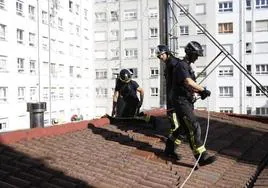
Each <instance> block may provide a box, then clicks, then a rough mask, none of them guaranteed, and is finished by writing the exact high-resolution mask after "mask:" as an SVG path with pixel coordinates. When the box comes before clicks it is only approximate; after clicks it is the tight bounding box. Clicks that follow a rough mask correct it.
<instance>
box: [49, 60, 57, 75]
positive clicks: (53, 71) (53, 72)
mask: <svg viewBox="0 0 268 188" xmlns="http://www.w3.org/2000/svg"><path fill="white" fill-rule="evenodd" d="M50 73H51V76H52V77H56V76H57V74H56V64H55V63H50Z"/></svg>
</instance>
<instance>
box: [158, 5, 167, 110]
mask: <svg viewBox="0 0 268 188" xmlns="http://www.w3.org/2000/svg"><path fill="white" fill-rule="evenodd" d="M167 9H168V0H159V26H160V44H166V45H168V17H167ZM163 72H164V64H163V63H160V73H163ZM165 88H166V83H165V78H164V75H163V74H160V91H159V94H160V106H164V105H165V104H166V89H165Z"/></svg>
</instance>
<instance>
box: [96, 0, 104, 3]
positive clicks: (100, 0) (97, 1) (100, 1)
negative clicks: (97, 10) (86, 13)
mask: <svg viewBox="0 0 268 188" xmlns="http://www.w3.org/2000/svg"><path fill="white" fill-rule="evenodd" d="M105 2H106V0H95V3H105Z"/></svg>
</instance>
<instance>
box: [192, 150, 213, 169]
mask: <svg viewBox="0 0 268 188" xmlns="http://www.w3.org/2000/svg"><path fill="white" fill-rule="evenodd" d="M198 157H199V155H195V159H196V160H197V159H198ZM216 160H217V158H216V156H215V155H211V156H210V155H209V154H208V153H207V152H206V151H205V152H203V153H202V154H201V157H200V159H199V161H198V164H199V165H200V166H205V165H208V164H211V163H213V162H215V161H216Z"/></svg>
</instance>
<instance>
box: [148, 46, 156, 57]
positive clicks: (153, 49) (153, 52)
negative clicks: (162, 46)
mask: <svg viewBox="0 0 268 188" xmlns="http://www.w3.org/2000/svg"><path fill="white" fill-rule="evenodd" d="M155 50H156V49H155V48H150V50H149V57H151V58H155V57H156V52H155Z"/></svg>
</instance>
